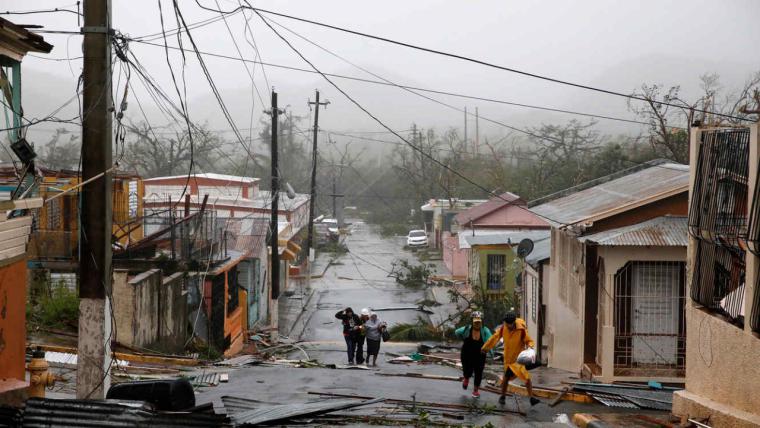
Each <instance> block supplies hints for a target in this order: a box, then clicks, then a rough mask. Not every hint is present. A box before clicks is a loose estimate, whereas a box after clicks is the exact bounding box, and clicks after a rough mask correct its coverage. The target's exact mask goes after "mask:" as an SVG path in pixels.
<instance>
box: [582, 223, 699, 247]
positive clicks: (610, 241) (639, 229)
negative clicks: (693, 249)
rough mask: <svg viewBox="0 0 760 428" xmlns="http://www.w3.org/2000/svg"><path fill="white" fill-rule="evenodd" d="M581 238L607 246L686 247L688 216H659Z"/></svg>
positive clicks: (687, 241)
mask: <svg viewBox="0 0 760 428" xmlns="http://www.w3.org/2000/svg"><path fill="white" fill-rule="evenodd" d="M580 239H581V240H583V241H592V242H596V243H597V244H599V245H605V246H613V245H614V246H651V247H685V246H687V245H689V230H688V218H687V217H685V216H663V217H657V218H653V219H651V220H647V221H645V222H642V223H637V224H634V225H631V226H625V227H619V228H617V229H611V230H606V231H604V232H599V233H595V234H593V235H588V236H584V237H582V238H580Z"/></svg>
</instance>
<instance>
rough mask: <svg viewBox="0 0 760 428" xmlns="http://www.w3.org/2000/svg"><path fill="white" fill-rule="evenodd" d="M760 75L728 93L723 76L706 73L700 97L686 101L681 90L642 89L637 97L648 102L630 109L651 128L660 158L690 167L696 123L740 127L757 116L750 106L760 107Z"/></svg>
mask: <svg viewBox="0 0 760 428" xmlns="http://www.w3.org/2000/svg"><path fill="white" fill-rule="evenodd" d="M758 88H760V72H756V73H754V74H752V75H751V76H750V77H749V78H748V79H747V80H746V81H745V82H744V86H743V87H742V89H741V90H739V91H737V92H729V93H724V88H723V86H722V85H721V83H720V76H719V75H717V74H714V73H706V74H703V75H702V76H700V89H701V94H700V96H699V97H698V98H697V99H696V100H694V101H693V102H687V101H685V100H684V99H683V98H682V97H681V95H680V91H681V88H680V86H672V87H670V88H669V89H667V90H665V89H664V88H663V87H662V86H660V85H647V84H644V85H642V86H641V89H640V90H639V91H636V92H634V93H633V95H635V96H637V97H641V98H644V99H645V100H646V101H645V102H644V103H643V104H642V103H641V102H640V101H637V100H629V102H628V107H629V109H630V110H631V111H633V112H634V113H636V115H637V116H639V117H641V118H643V119H644V120H645V121H646V122H647V123H648V125H649V142H650V144H651V145H652V147H653V148H655V149H656V150H657V151H658V152H659V153H660V154H662V155H663V156H665V157H668V158H670V159H672V160H674V161H676V162H680V163H689V134H688V132H687V131H686V129H685V128H688V126H690V125H691V124H692V123H694V122H695V121H697V122H700V123H702V124H706V125H712V126H719V125H726V124H729V125H736V124H739V123H741V122H743V121H744V119H748V118H749V116H750V115H752V114H757V112H754V113H753V110H752V109H751V108H750V107H749V105H750V103H753V102H754V103H756V104H758V107H760V94H759V93H758Z"/></svg>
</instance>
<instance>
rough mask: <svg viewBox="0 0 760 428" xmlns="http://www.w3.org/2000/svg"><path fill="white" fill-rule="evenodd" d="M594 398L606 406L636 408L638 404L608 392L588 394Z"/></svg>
mask: <svg viewBox="0 0 760 428" xmlns="http://www.w3.org/2000/svg"><path fill="white" fill-rule="evenodd" d="M589 395H590V396H591V398H593V399H594V400H596V401H598V402H600V403H602V404H604V405H605V406H607V407H619V408H623V409H638V408H639V406H637V405H635V404H633V403H631V402H630V401H628V400H625V399H623V398H620V397H618V396H617V395H610V394H599V393H593V394H589Z"/></svg>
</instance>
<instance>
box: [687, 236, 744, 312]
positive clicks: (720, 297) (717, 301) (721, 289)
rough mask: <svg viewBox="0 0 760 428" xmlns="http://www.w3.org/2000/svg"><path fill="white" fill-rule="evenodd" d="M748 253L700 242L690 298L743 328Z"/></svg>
mask: <svg viewBox="0 0 760 428" xmlns="http://www.w3.org/2000/svg"><path fill="white" fill-rule="evenodd" d="M744 260H745V252H744V251H742V250H741V249H738V248H731V247H721V246H717V245H713V244H711V243H709V242H705V241H699V240H698V241H697V251H696V258H695V260H694V275H693V278H692V287H691V298H692V300H694V301H695V302H697V303H699V304H701V305H702V306H704V307H705V308H707V309H710V310H712V311H713V312H715V313H718V314H720V315H722V316H723V317H725V318H726V319H727V320H728V321H729V322H731V323H733V324H736V325H737V326H740V327H741V326H744V288H745V287H744V286H745V278H746V270H745V265H744Z"/></svg>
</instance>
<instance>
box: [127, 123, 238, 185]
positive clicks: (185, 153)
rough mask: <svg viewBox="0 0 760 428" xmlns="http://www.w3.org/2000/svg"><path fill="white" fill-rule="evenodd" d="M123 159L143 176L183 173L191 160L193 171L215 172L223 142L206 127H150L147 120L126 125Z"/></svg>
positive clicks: (187, 168)
mask: <svg viewBox="0 0 760 428" xmlns="http://www.w3.org/2000/svg"><path fill="white" fill-rule="evenodd" d="M127 130H128V137H127V141H128V142H127V143H126V155H125V156H124V163H125V165H126V166H127V167H129V168H131V169H133V170H135V171H137V172H138V173H139V174H140V175H142V176H144V177H159V176H163V175H179V174H185V173H187V171H188V170H189V168H190V162H191V161H192V162H193V164H194V167H195V170H196V171H214V172H218V169H217V168H216V166H215V165H216V162H217V160H218V159H219V157H220V153H224V152H223V151H222V150H221V148H222V145H223V144H224V142H223V141H222V140H221V139H220V138H219V137H218V136H217V135H215V134H213V133H212V132H211V131H210V130H208V129H207V128H206V127H196V128H195V129H193V131H192V140H191V138H190V134H189V133H188V131H187V130H181V131H173V132H168V133H167V132H166V131H163V130H154V129H152V128H151V127H150V126H149V125H148V124H147V123H140V124H137V125H129V126H127Z"/></svg>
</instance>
